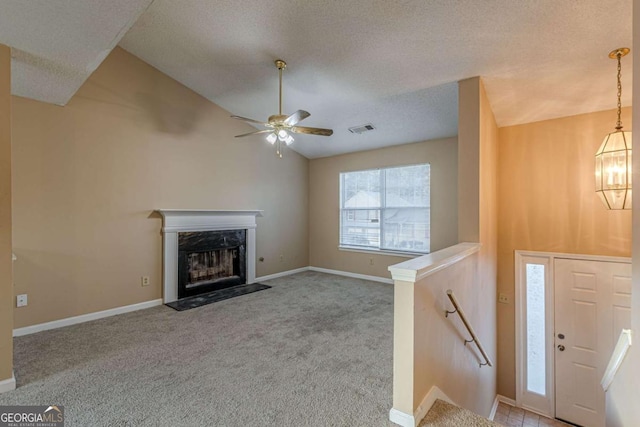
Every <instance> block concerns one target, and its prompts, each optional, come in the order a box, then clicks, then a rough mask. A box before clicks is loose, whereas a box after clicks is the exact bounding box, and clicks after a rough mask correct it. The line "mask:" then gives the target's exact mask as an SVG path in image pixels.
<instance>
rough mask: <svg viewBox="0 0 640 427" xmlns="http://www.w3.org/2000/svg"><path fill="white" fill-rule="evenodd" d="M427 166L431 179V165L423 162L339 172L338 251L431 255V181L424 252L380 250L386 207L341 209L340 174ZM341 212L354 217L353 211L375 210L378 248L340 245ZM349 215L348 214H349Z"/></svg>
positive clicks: (341, 189) (382, 196)
mask: <svg viewBox="0 0 640 427" xmlns="http://www.w3.org/2000/svg"><path fill="white" fill-rule="evenodd" d="M424 165H427V166H429V178H431V163H428V162H425V163H415V164H410V165H398V166H386V167H381V168H372V169H360V170H352V171H343V172H340V174H339V175H338V181H339V182H338V186H339V191H338V194H339V198H340V200H339V205H338V206H339V211H338V217H339V218H338V249H340V250H344V251H349V252H363V253H376V254H383V255H394V256H403V257H416V256H422V255H427V254H429V253H431V179H429V206H427V207H425V208H426V209H427V210H428V212H429V247H428V248H427V250H426V251H411V250H397V249H389V248H382V247H381V246H382V239H383V235H382V233H383V232H384V228H383V223H384V212H383V211H384V210H385V209H387V208H386V207H382V206H380V207H378V208H349V209H343V207H342V203H343V201H344V200H343V188H342V174H347V173H356V172H365V171H370V170H380V171H382V170H388V169H397V168H405V167H411V166H424ZM380 180H381V183H380V185H381V187H382V186H383V176H381V177H380ZM381 198H382V201H381V205H383V204H384V198H385V197H384V193H382V194H381ZM343 210H348V211H351V212H354V216H355V211H357V210H367V211H370V210H377V211H378V212H379V215H378V217H379V218H378V221H377V222H378V224H379V225H380V242H379V243H378V245H379V246H378V248H373V247H368V246H351V245H345V244H342V211H343ZM349 213H350V212H349Z"/></svg>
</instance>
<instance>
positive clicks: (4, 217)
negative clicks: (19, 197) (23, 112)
mask: <svg viewBox="0 0 640 427" xmlns="http://www.w3.org/2000/svg"><path fill="white" fill-rule="evenodd" d="M11 245H12V244H11V50H10V49H9V48H8V47H7V46H3V45H0V381H2V380H5V379H8V378H11V377H12V372H13V371H12V370H13V339H12V330H13V273H12V266H11Z"/></svg>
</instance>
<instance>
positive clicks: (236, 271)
mask: <svg viewBox="0 0 640 427" xmlns="http://www.w3.org/2000/svg"><path fill="white" fill-rule="evenodd" d="M246 264H247V254H246V231H245V230H225V231H198V232H186V233H178V299H180V298H185V297H190V296H194V295H199V294H203V293H206V292H211V291H215V290H218V289H223V288H228V287H231V286H236V285H243V284H245V283H247V275H246Z"/></svg>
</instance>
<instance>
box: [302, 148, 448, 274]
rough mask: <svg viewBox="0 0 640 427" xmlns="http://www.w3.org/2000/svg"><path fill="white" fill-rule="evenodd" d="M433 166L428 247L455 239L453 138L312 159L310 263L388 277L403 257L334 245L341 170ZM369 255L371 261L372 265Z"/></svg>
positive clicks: (434, 246) (440, 245)
mask: <svg viewBox="0 0 640 427" xmlns="http://www.w3.org/2000/svg"><path fill="white" fill-rule="evenodd" d="M417 163H430V164H431V251H432V252H433V251H437V250H439V249H442V248H445V247H447V246H451V245H453V244H455V243H457V217H456V214H455V213H456V212H457V196H456V186H457V145H456V139H455V138H447V139H440V140H433V141H426V142H420V143H415V144H406V145H399V146H393V147H388V148H383V149H378V150H370V151H360V152H357V153H351V154H344V155H340V156H333V157H325V158H321V159H314V160H311V161H310V165H309V196H310V199H309V261H310V265H312V266H314V267H321V268H328V269H332V270H341V271H348V272H352V273H359V274H367V275H371V276H379V277H387V278H388V277H390V275H389V272H388V271H387V267H388V266H389V265H393V264H397V263H399V262H402V261H405V260H406V258H401V257H395V256H390V255H378V254H371V253H359V252H350V251H344V250H339V249H338V244H339V239H340V234H339V226H340V200H339V193H340V181H339V174H340V172H348V171H357V170H366V169H374V168H380V167H391V166H401V165H412V164H417ZM370 259H373V265H370Z"/></svg>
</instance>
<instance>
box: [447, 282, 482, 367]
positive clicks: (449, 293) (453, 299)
mask: <svg viewBox="0 0 640 427" xmlns="http://www.w3.org/2000/svg"><path fill="white" fill-rule="evenodd" d="M447 296H448V297H449V299H450V300H451V304H453V307H454V308H455V310H453V311H448V310H447V311H446V313H445V317H449V315H450V314H454V313H458V316H460V320H462V323H464V326H465V327H466V328H467V331H469V334H471V339H470V340H464V345H465V346H466V345H467V344H468V343H470V342H472V343H474V344H475V345H476V346H477V347H478V350H480V353H481V354H482V357H484V363H482V362H481V363H480V367H483V366H493V364H492V363H491V359H489V356H487V353H486V352H485V351H484V348H483V347H482V343H480V340H479V339H478V336H477V335H476V333H475V331H474V330H473V328H472V327H471V325H470V324H469V322H468V321H467V316H465V314H464V311H463V310H462V308H461V307H460V304H458V300H457V299H456V296H455V295H454V294H453V291H452V290H451V289H449V290H447Z"/></svg>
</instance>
